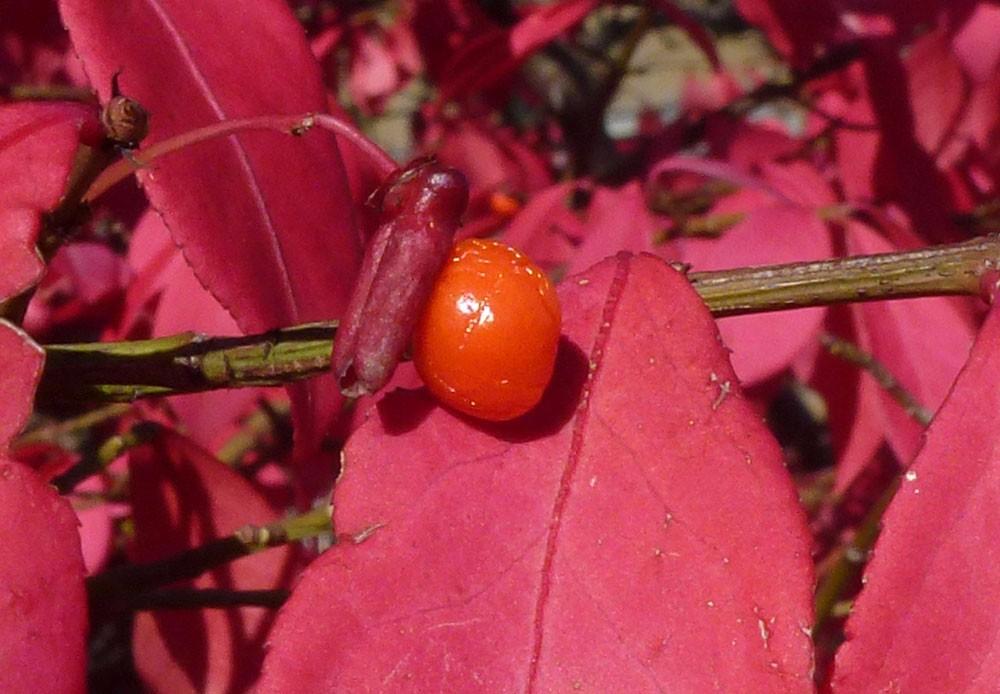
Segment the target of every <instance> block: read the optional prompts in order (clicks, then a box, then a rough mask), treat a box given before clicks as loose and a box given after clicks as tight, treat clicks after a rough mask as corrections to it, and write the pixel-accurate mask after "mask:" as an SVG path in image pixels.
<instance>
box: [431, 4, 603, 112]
mask: <svg viewBox="0 0 1000 694" xmlns="http://www.w3.org/2000/svg"><path fill="white" fill-rule="evenodd" d="M597 4H598V0H559V1H557V2H553V3H551V4H547V5H544V6H542V7H539V8H538V9H536V10H534V11H533V12H531V13H530V14H529V15H528V16H526V17H525V18H524V19H522V20H521V21H520V22H518V23H517V24H516V25H515V26H514V27H513V28H511V29H509V30H501V29H493V30H487V31H484V32H483V33H481V34H479V35H478V36H476V37H475V38H474V39H473V40H471V41H469V42H467V43H466V44H465V45H464V46H462V47H461V49H460V50H458V51H456V52H455V53H454V54H453V55H452V57H451V59H450V61H449V62H448V65H447V66H446V67H445V70H444V75H443V78H442V80H441V82H440V89H441V94H440V96H439V98H438V100H439V102H440V103H444V102H446V101H448V100H449V99H454V98H456V97H459V96H462V95H464V94H468V93H470V92H472V91H475V90H481V89H484V88H485V87H488V86H490V85H492V84H494V83H495V82H497V81H498V80H500V79H503V78H504V77H506V76H507V75H509V74H510V73H512V72H513V71H514V70H516V69H517V67H518V66H519V65H520V64H521V63H522V62H523V61H524V60H525V59H527V58H528V57H529V56H530V55H531V54H532V53H534V52H535V51H536V50H538V49H539V48H541V47H542V46H544V45H545V44H547V43H548V42H550V41H552V40H553V39H555V38H556V37H558V36H559V35H560V34H562V33H564V32H566V31H569V30H570V29H572V28H573V27H574V26H576V25H577V24H579V23H580V22H581V21H583V19H584V17H586V16H587V15H588V14H589V13H590V12H591V11H592V10H593V9H594V7H595V6H597Z"/></svg>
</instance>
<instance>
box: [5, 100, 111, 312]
mask: <svg viewBox="0 0 1000 694" xmlns="http://www.w3.org/2000/svg"><path fill="white" fill-rule="evenodd" d="M99 127H100V126H98V125H97V120H96V115H95V113H94V109H93V108H91V107H87V106H83V105H81V104H63V103H51V104H42V103H20V104H11V105H3V106H0V301H2V300H3V299H5V298H8V297H10V296H12V295H14V294H17V293H18V292H21V291H23V290H24V289H27V288H28V287H29V286H31V285H32V284H34V283H35V282H36V281H37V280H38V277H39V276H40V275H41V274H42V267H43V266H42V259H41V257H40V256H39V254H38V251H36V250H35V241H36V240H37V238H38V232H39V229H40V227H41V214H42V213H43V212H46V211H48V210H50V209H52V208H53V207H55V205H56V203H57V202H59V198H60V197H61V196H62V194H63V190H64V189H65V186H66V178H67V176H68V175H69V171H70V167H71V166H72V164H73V157H74V156H75V155H76V150H77V148H78V147H79V145H80V139H81V135H82V136H83V137H84V138H85V139H87V140H89V141H92V140H93V138H94V136H95V134H96V133H97V132H98V130H97V129H98V128H99Z"/></svg>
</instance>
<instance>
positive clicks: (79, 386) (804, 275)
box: [38, 236, 1000, 403]
mask: <svg viewBox="0 0 1000 694" xmlns="http://www.w3.org/2000/svg"><path fill="white" fill-rule="evenodd" d="M998 267H1000V238H998V237H997V236H988V237H983V238H977V239H973V240H971V241H967V242H964V243H957V244H951V245H947V246H937V247H931V248H925V249H921V250H917V251H909V252H905V253H886V254H880V255H868V256H856V257H851V258H842V259H837V260H824V261H816V262H807V263H792V264H787V265H772V266H767V267H757V268H742V269H736V270H722V271H717V272H695V273H691V274H690V275H689V277H690V280H691V284H692V286H693V287H694V289H695V291H697V292H698V293H699V294H700V295H701V297H702V298H703V299H704V300H705V304H706V305H707V306H708V308H709V310H710V311H711V312H712V314H713V315H714V316H716V317H720V318H721V317H725V316H736V315H744V314H748V313H760V312H766V311H782V310H788V309H794V308H803V307H807V306H825V305H829V304H837V303H846V302H855V301H875V300H884V299H905V298H913V297H920V296H940V295H961V294H965V295H978V296H983V295H984V292H986V291H987V290H988V285H989V284H990V283H991V282H995V281H996V278H995V277H994V276H995V275H997V268H998ZM336 329H337V323H336V322H335V321H330V322H326V323H311V324H307V325H299V326H294V327H290V328H283V329H281V330H274V331H271V332H268V333H263V334H259V335H248V336H245V337H209V336H206V335H202V334H198V333H183V334H181V335H173V336H170V337H163V338H158V339H154V340H139V341H132V342H101V343H87V344H69V345H48V346H46V348H45V351H46V364H45V371H44V373H43V376H42V381H41V384H40V387H39V392H38V398H39V401H40V402H48V403H55V402H73V403H78V402H81V401H98V402H128V401H132V400H136V399H139V398H144V397H151V396H159V395H174V394H178V393H193V392H199V391H204V390H213V389H218V388H242V387H247V386H270V385H279V384H283V383H288V382H290V381H296V380H299V379H303V378H309V377H311V376H315V375H318V374H321V373H323V372H325V371H327V370H328V369H329V367H330V357H331V351H332V346H333V339H334V336H335V335H336Z"/></svg>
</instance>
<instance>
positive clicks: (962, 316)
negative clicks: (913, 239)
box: [846, 222, 975, 461]
mask: <svg viewBox="0 0 1000 694" xmlns="http://www.w3.org/2000/svg"><path fill="white" fill-rule="evenodd" d="M847 232H848V233H847V237H846V238H847V250H848V252H849V253H851V254H857V255H861V254H867V253H888V252H892V251H896V250H898V249H897V248H896V247H894V246H893V245H892V244H890V243H889V242H887V241H886V240H885V239H883V238H882V237H881V236H880V235H879V234H877V233H876V232H875V231H873V230H872V229H871V228H869V227H867V226H864V225H862V224H859V223H853V222H852V223H850V224H849V225H848V228H847ZM966 309H967V307H966V306H963V305H962V303H961V299H956V298H951V297H929V298H924V299H914V300H912V301H906V302H898V301H877V302H871V303H865V304H858V305H857V306H854V307H852V311H853V312H854V315H855V316H856V319H857V320H858V330H859V332H860V333H861V335H860V336H859V341H861V342H862V343H863V345H864V346H865V347H866V348H867V349H869V350H870V351H871V353H872V354H873V355H874V356H875V358H876V359H878V360H879V361H880V362H881V363H883V364H885V365H886V366H887V367H888V368H889V370H890V371H891V372H892V374H893V376H894V377H895V378H896V379H897V380H898V381H899V382H900V384H902V386H903V387H904V388H905V389H906V390H907V392H909V393H910V394H911V395H913V396H914V397H915V398H916V399H917V402H919V403H920V404H921V405H923V406H924V407H925V408H927V409H928V410H929V411H930V412H934V411H935V410H936V409H937V408H938V407H939V406H940V405H941V402H942V401H943V400H944V398H945V395H947V393H948V391H949V390H950V388H951V386H952V383H953V382H954V380H955V377H956V376H957V375H958V372H959V370H960V369H961V368H962V364H963V363H965V358H966V356H967V355H968V354H969V347H970V346H971V345H972V339H973V337H974V335H975V330H974V328H973V326H972V322H971V320H970V317H969V315H968V311H967V310H966ZM928 326H934V327H933V329H932V330H928ZM881 397H882V409H883V412H884V413H885V427H886V437H887V439H888V440H889V442H890V443H891V444H892V447H893V450H894V451H895V453H896V455H898V456H899V458H900V460H903V461H907V460H910V459H912V458H913V456H914V455H915V454H916V452H917V449H918V448H919V445H920V441H921V436H922V434H923V427H921V426H920V425H919V424H918V423H917V422H916V421H915V420H914V419H913V417H912V416H911V415H909V414H907V413H906V412H905V411H904V410H903V408H902V407H901V406H900V405H899V404H897V403H896V402H895V401H893V400H892V398H891V397H890V396H889V394H888V393H885V392H884V391H883V392H882V394H881Z"/></svg>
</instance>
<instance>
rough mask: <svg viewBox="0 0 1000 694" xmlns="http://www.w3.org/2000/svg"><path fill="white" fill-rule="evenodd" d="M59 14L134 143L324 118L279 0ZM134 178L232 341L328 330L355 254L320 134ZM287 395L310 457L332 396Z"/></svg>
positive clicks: (253, 139)
mask: <svg viewBox="0 0 1000 694" xmlns="http://www.w3.org/2000/svg"><path fill="white" fill-rule="evenodd" d="M60 7H61V10H62V14H63V20H64V21H65V23H66V26H67V27H68V28H69V30H70V36H71V38H72V40H73V44H74V46H75V48H76V50H77V52H78V53H79V54H80V56H81V58H82V59H83V61H84V65H85V66H86V69H87V72H88V74H89V75H90V78H91V81H92V83H93V85H94V87H95V88H96V89H97V90H98V92H99V94H100V95H101V97H102V99H103V100H106V99H107V98H108V97H109V93H110V89H111V78H112V75H113V74H115V73H116V72H119V71H120V72H121V87H122V90H123V92H124V93H126V94H128V95H129V96H131V97H133V98H136V99H138V100H139V102H140V103H142V104H143V106H145V107H146V108H147V109H148V110H149V111H150V113H151V118H150V133H149V137H148V138H147V139H146V144H152V143H155V142H158V141H160V140H163V139H165V138H167V137H170V136H172V135H176V134H178V133H181V132H184V131H187V130H191V129H193V128H197V127H199V126H204V125H208V124H211V123H216V122H218V121H221V120H224V119H227V118H234V117H241V116H252V115H261V114H267V113H287V114H295V113H303V112H309V111H320V112H322V111H325V110H326V97H325V92H324V89H323V85H322V83H321V81H320V73H319V68H318V65H317V64H316V61H315V59H314V58H313V57H312V54H311V53H310V52H309V47H308V46H307V44H306V41H305V36H304V33H303V31H302V27H301V26H300V25H299V24H298V23H297V22H296V21H295V18H294V17H293V16H292V14H291V12H290V11H289V9H288V7H287V5H286V3H284V2H281V1H280V0H261V1H259V2H253V3H236V4H233V3H231V2H225V1H224V0H210V1H209V0H206V1H204V2H197V3H190V2H185V1H183V0H159V1H154V0H135V1H134V2H131V3H129V5H128V10H127V11H126V10H124V9H123V8H122V6H121V5H120V3H116V2H108V1H105V2H93V1H92V0H62V2H61V5H60ZM153 47H155V48H153ZM237 56H238V59H236V57H237ZM140 178H141V179H142V182H143V185H144V187H145V189H146V192H147V194H148V195H149V198H150V200H151V201H152V203H153V205H154V206H155V207H156V208H157V209H158V210H159V211H160V212H161V213H162V214H163V216H164V219H165V220H166V223H167V226H168V227H169V228H170V231H171V233H172V234H173V236H174V239H175V240H176V241H177V242H178V244H179V245H180V246H181V247H182V248H183V249H184V254H185V257H186V258H187V260H188V262H189V263H190V264H191V266H192V268H194V271H195V274H196V275H197V276H198V278H199V279H200V280H201V281H202V282H203V283H204V284H205V286H206V287H208V288H209V290H210V291H211V292H212V293H213V294H214V295H215V296H216V297H217V298H218V299H219V301H220V303H222V305H223V306H225V307H226V309H227V310H229V311H230V313H232V315H233V317H234V318H235V319H236V322H237V324H239V326H240V328H241V329H242V330H243V331H245V332H258V331H264V330H269V329H271V328H275V327H279V326H284V325H292V324H296V323H303V322H307V321H314V320H325V319H330V318H333V317H336V316H338V315H339V313H340V311H341V310H342V309H343V308H344V306H345V305H346V303H347V298H348V295H349V294H350V291H351V288H352V284H353V278H354V274H355V272H356V269H357V265H358V262H359V259H360V247H359V237H358V234H357V232H356V230H355V228H354V222H353V211H352V203H351V199H350V196H349V193H348V188H347V182H346V178H345V174H344V168H343V163H342V161H341V159H340V155H339V153H338V150H337V146H336V142H335V139H334V136H333V135H329V134H326V133H323V134H321V133H313V134H311V135H310V136H309V137H306V138H302V139H301V140H298V141H294V140H290V139H289V138H288V136H286V135H281V134H278V133H255V134H246V135H240V136H238V137H230V138H227V139H225V140H215V141H212V142H208V143H204V144H201V145H199V146H198V147H196V148H191V149H188V150H184V151H181V152H178V153H176V154H173V155H171V156H170V157H167V158H164V159H163V160H160V161H158V162H156V163H155V164H154V165H153V166H152V167H151V169H150V170H148V171H143V172H140ZM290 391H291V392H292V394H293V401H294V403H295V405H296V407H295V413H296V423H297V428H296V436H297V440H298V441H299V442H300V443H301V444H302V447H303V450H310V449H312V448H313V447H314V446H317V445H318V441H319V439H320V438H321V437H322V433H323V429H324V427H325V426H327V425H328V424H329V421H330V420H331V419H332V417H333V416H334V414H335V413H336V412H337V411H338V408H339V403H340V399H339V396H338V394H337V393H336V388H335V386H333V385H332V384H331V383H330V382H329V381H323V380H313V381H311V382H310V383H309V384H308V385H300V386H298V387H293V388H291V389H290Z"/></svg>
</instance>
